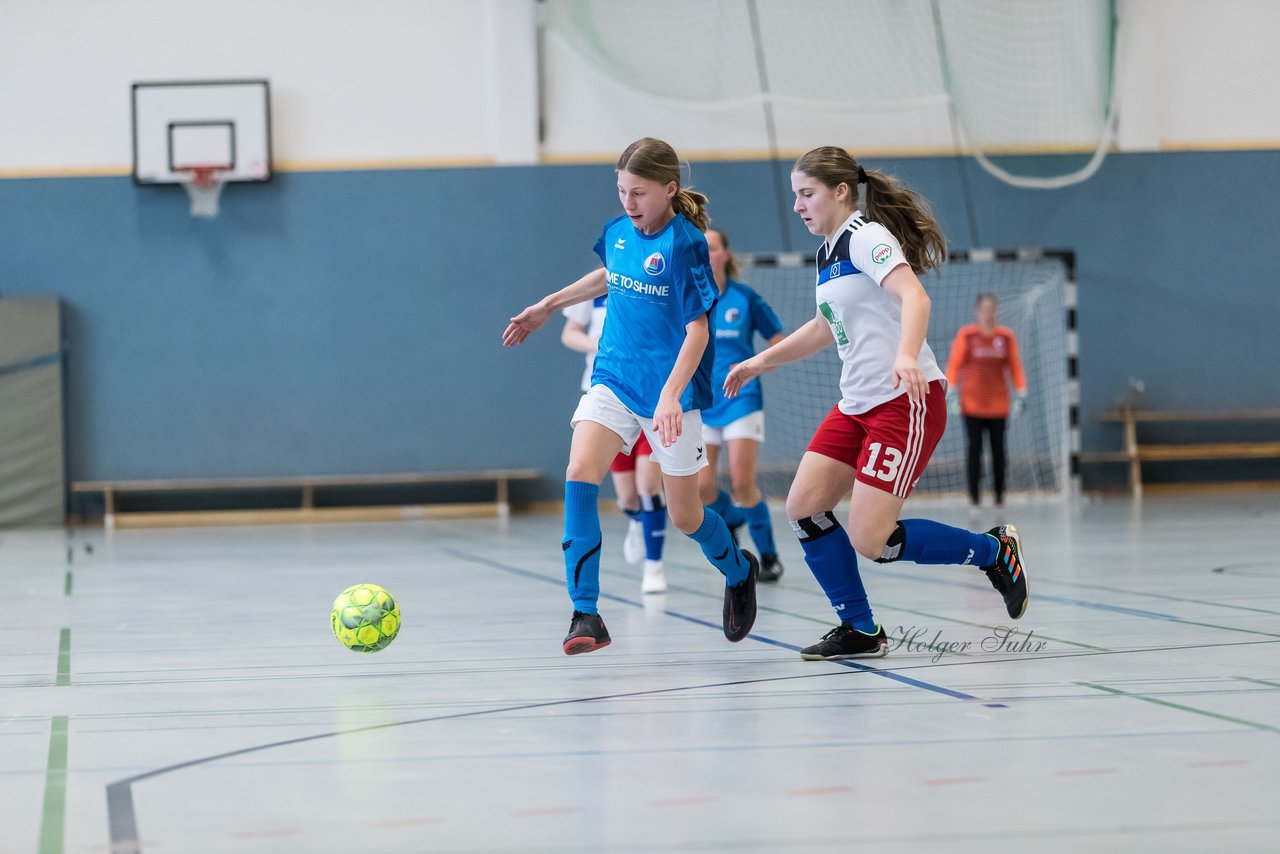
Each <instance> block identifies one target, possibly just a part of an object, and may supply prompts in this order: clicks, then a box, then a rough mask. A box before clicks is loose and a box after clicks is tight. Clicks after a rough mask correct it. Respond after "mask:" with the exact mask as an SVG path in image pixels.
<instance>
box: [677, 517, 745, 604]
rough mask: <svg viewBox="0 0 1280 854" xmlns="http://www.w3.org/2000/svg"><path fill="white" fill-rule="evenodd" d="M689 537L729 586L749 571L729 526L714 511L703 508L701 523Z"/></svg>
mask: <svg viewBox="0 0 1280 854" xmlns="http://www.w3.org/2000/svg"><path fill="white" fill-rule="evenodd" d="M689 539H691V540H693V541H694V542H695V543H697V544H698V545H699V546H701V547H702V553H703V554H704V555H706V556H707V560H709V561H711V565H712V566H714V567H715V568H716V569H718V570H720V572H721V573H722V574H723V575H724V583H725V584H726V585H728V586H729V587H733V586H734V585H736V584H738V583H739V582H740V581H742V580H743V579H745V578H746V577H747V573H748V572H750V571H751V565H750V564H749V563H747V558H746V556H745V555H743V553H742V552H741V550H739V548H738V547H737V546H736V545H735V544H734V542H733V537H731V536H730V535H729V527H728V526H727V525H725V523H724V519H721V518H720V514H719V513H717V512H716V511H714V510H710V509H706V508H704V509H703V511H702V524H701V525H700V526H698V530H696V531H694V532H693V533H692V534H690V535H689Z"/></svg>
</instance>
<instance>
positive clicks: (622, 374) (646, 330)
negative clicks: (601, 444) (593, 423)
mask: <svg viewBox="0 0 1280 854" xmlns="http://www.w3.org/2000/svg"><path fill="white" fill-rule="evenodd" d="M595 249H596V254H597V255H599V256H600V260H601V261H603V262H604V266H605V274H606V275H605V280H606V281H607V282H608V285H609V312H608V314H606V315H605V319H604V331H603V332H602V333H601V334H600V343H599V347H598V349H597V351H596V364H595V369H594V371H593V372H592V374H591V382H592V384H593V385H594V384H596V383H600V384H602V385H605V386H608V387H609V388H610V389H612V391H613V393H614V394H616V395H617V396H618V399H619V400H621V401H622V402H623V403H624V404H626V406H627V408H628V409H630V410H631V411H632V412H634V413H635V414H636V415H639V416H641V417H642V418H652V417H653V410H654V408H655V407H657V405H658V397H659V396H660V395H661V394H662V387H663V386H664V385H666V383H667V378H668V377H670V376H671V369H672V368H673V367H675V364H676V356H677V355H678V354H679V353H680V347H681V346H682V345H683V344H684V340H685V326H686V325H688V324H689V323H690V322H692V321H693V320H694V319H696V318H697V317H699V316H700V315H703V314H706V313H707V312H708V311H710V309H711V307H712V306H713V305H715V302H716V284H715V280H714V279H712V277H711V260H710V258H709V257H708V256H707V239H706V238H705V237H704V236H703V235H702V232H701V231H699V230H698V229H697V227H696V226H694V224H693V223H691V222H689V220H687V219H685V217H684V214H679V213H678V214H676V215H675V217H674V218H673V219H672V220H671V221H670V222H669V223H667V224H666V226H664V227H663V228H662V230H661V231H659V232H658V233H657V234H642V233H640V232H639V231H637V230H636V227H635V226H634V225H632V223H631V220H630V219H628V218H627V217H625V216H620V217H618V218H616V219H612V220H610V221H609V222H607V223H605V226H604V232H603V233H602V234H601V235H600V239H599V240H597V241H596V247H595ZM708 326H709V327H710V334H711V336H712V337H711V339H710V340H708V342H707V349H706V351H705V352H704V353H703V354H702V361H701V362H699V363H698V368H697V370H696V371H694V374H693V379H692V381H691V382H690V383H689V385H688V387H687V388H685V390H684V392H683V393H682V394H681V395H680V408H681V410H683V411H686V412H687V411H689V410H691V409H705V408H706V407H707V406H710V405H711V365H712V362H713V361H714V360H715V337H714V336H715V328H714V326H712V325H711V323H710V318H708Z"/></svg>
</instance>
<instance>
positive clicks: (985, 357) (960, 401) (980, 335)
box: [947, 294, 1027, 507]
mask: <svg viewBox="0 0 1280 854" xmlns="http://www.w3.org/2000/svg"><path fill="white" fill-rule="evenodd" d="M975 313H976V320H977V322H976V323H969V324H966V325H964V326H962V327H960V330H959V331H958V332H956V339H955V341H954V342H953V343H952V344H951V358H950V359H949V360H948V362H947V384H948V391H947V404H948V409H949V410H950V411H951V414H952V415H956V414H960V415H963V416H964V430H965V436H966V437H967V439H968V457H969V467H968V474H969V502H970V503H971V504H972V505H973V506H974V507H977V506H978V503H979V500H980V498H981V490H980V489H979V487H980V485H981V482H982V438H983V435H984V434H985V435H986V436H987V437H988V438H989V441H990V443H991V480H992V487H993V490H994V492H995V495H996V506H997V507H1001V506H1003V505H1004V482H1005V471H1006V469H1007V467H1008V463H1007V461H1006V457H1005V441H1004V433H1005V427H1006V426H1007V425H1008V421H1009V418H1010V417H1011V416H1013V417H1016V416H1017V415H1019V414H1020V413H1021V412H1022V408H1023V404H1024V402H1025V401H1026V397H1027V378H1026V377H1025V376H1024V375H1023V373H1022V362H1021V361H1020V360H1019V359H1018V339H1017V338H1016V337H1015V336H1014V334H1013V330H1012V329H1010V328H1009V327H1007V326H1000V325H998V324H997V311H996V297H995V294H978V299H977V306H976V309H975ZM1010 383H1012V385H1013V389H1014V392H1015V395H1016V396H1015V397H1013V398H1012V400H1011V399H1010V396H1009V385H1010Z"/></svg>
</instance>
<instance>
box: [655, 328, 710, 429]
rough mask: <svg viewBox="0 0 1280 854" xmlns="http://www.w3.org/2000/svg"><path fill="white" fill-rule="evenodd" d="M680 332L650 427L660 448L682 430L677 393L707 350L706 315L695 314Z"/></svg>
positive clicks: (686, 385) (686, 384)
mask: <svg viewBox="0 0 1280 854" xmlns="http://www.w3.org/2000/svg"><path fill="white" fill-rule="evenodd" d="M684 332H685V336H684V343H683V344H681V345H680V352H679V353H678V354H677V355H676V363H675V365H674V366H672V368H671V374H670V375H669V376H668V377H667V382H666V385H664V386H663V387H662V394H661V396H659V398H658V405H657V406H656V407H654V410H653V426H654V429H655V430H657V431H658V438H660V439H661V440H662V445H663V447H667V448H669V447H671V445H673V444H674V443H675V441H676V439H678V438H680V433H681V431H683V430H684V417H683V412H682V411H681V409H680V395H682V394H684V390H685V389H686V388H687V387H688V385H689V381H690V380H691V379H693V373H694V371H696V370H697V369H698V362H699V361H701V360H702V354H703V352H704V351H705V350H706V349H707V341H709V340H710V338H711V333H710V327H709V326H708V325H707V316H706V315H705V314H701V315H698V317H696V318H694V319H693V320H692V321H690V322H689V323H688V324H686V325H685V328H684Z"/></svg>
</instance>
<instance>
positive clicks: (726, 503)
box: [706, 489, 747, 528]
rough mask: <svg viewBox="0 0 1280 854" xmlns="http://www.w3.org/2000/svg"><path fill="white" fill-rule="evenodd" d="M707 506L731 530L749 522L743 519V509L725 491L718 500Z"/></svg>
mask: <svg viewBox="0 0 1280 854" xmlns="http://www.w3.org/2000/svg"><path fill="white" fill-rule="evenodd" d="M706 506H707V507H710V508H711V509H712V510H714V511H716V513H719V514H720V516H721V518H723V519H724V523H725V524H726V525H728V526H729V527H730V528H736V527H738V526H739V525H741V524H742V523H744V522H746V521H747V520H746V519H745V518H743V515H742V509H741V508H740V507H738V506H736V505H735V504H734V503H733V499H731V498H730V497H729V493H727V492H725V491H724V490H723V489H722V490H720V494H719V495H717V496H716V500H715V501H712V502H711V503H710V504H708V505H706Z"/></svg>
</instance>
